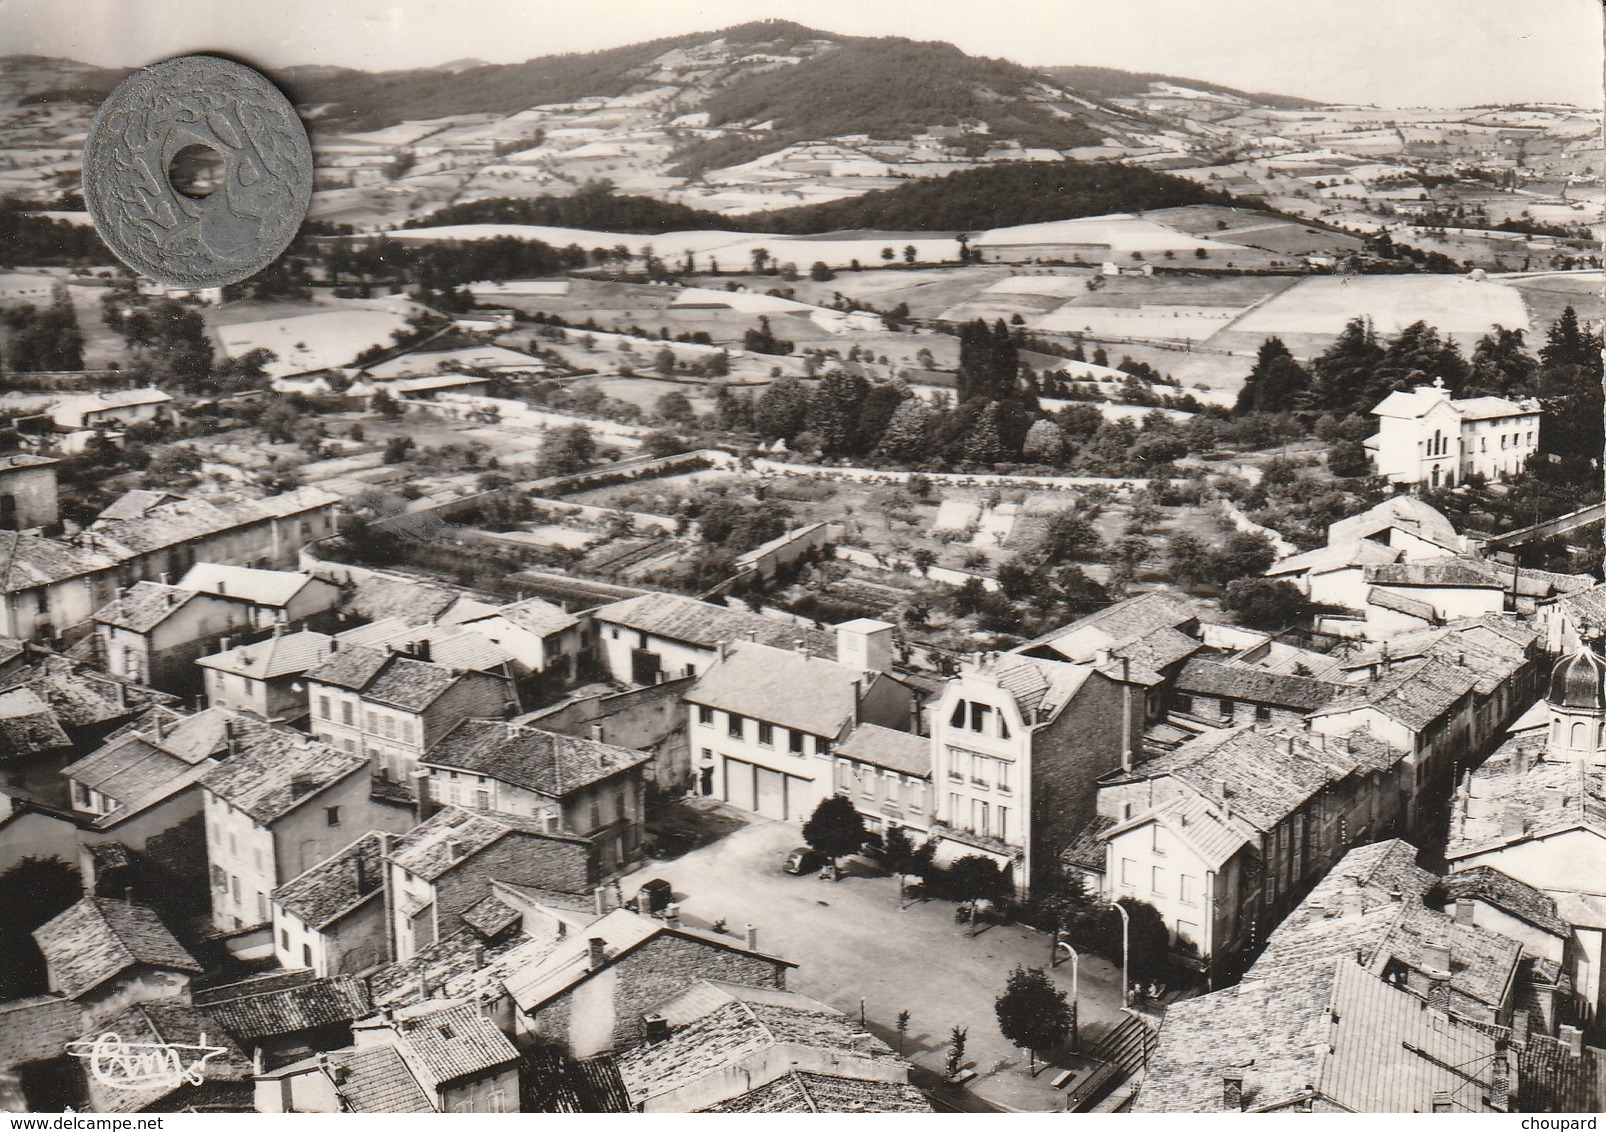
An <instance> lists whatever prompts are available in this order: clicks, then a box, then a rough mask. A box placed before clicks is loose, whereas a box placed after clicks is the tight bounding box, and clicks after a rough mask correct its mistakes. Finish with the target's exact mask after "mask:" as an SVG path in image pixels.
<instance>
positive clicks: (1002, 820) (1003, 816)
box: [994, 806, 1009, 841]
mask: <svg viewBox="0 0 1606 1132" xmlns="http://www.w3.org/2000/svg"><path fill="white" fill-rule="evenodd" d="M994 832H995V833H996V834H997V836H998V839H999V840H1000V841H1002V840H1003V839H1004V838H1006V837H1008V836H1009V811H1008V810H1006V809H1004V807H1003V806H999V807H998V816H997V828H996V829H995V830H994Z"/></svg>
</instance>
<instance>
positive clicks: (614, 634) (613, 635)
mask: <svg viewBox="0 0 1606 1132" xmlns="http://www.w3.org/2000/svg"><path fill="white" fill-rule="evenodd" d="M608 636H609V638H610V639H612V640H615V641H617V640H618V639H619V627H618V626H617V625H615V626H613V627H612V628H610V629H609V630H608Z"/></svg>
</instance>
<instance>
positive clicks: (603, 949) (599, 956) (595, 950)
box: [586, 935, 608, 971]
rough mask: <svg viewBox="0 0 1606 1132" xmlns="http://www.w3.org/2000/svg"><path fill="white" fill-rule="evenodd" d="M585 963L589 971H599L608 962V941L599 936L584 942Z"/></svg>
mask: <svg viewBox="0 0 1606 1132" xmlns="http://www.w3.org/2000/svg"><path fill="white" fill-rule="evenodd" d="M586 961H587V962H588V963H589V964H590V967H591V970H593V971H600V970H601V969H602V965H603V964H604V963H606V962H607V961H608V941H607V940H605V939H603V938H602V937H601V936H600V935H594V936H592V937H591V938H590V939H588V940H586Z"/></svg>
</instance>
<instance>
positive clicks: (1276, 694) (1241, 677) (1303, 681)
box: [1176, 656, 1340, 711]
mask: <svg viewBox="0 0 1606 1132" xmlns="http://www.w3.org/2000/svg"><path fill="white" fill-rule="evenodd" d="M1339 688H1340V686H1339V685H1338V684H1335V683H1332V682H1329V681H1326V680H1316V679H1312V678H1311V677H1309V676H1292V675H1284V674H1281V673H1277V672H1268V671H1266V670H1265V669H1263V668H1257V667H1254V666H1252V665H1248V664H1236V663H1226V662H1222V661H1219V660H1212V659H1206V658H1204V657H1197V656H1196V657H1193V658H1192V659H1190V660H1189V661H1188V662H1187V663H1186V664H1184V665H1183V666H1182V669H1181V671H1179V672H1178V673H1177V678H1176V689H1177V691H1179V692H1183V693H1186V694H1188V695H1196V696H1221V697H1226V698H1228V699H1233V700H1242V701H1244V702H1245V703H1254V704H1269V705H1271V706H1274V707H1282V708H1289V709H1290V710H1294V711H1314V710H1315V709H1316V708H1319V707H1321V706H1322V705H1323V704H1325V703H1327V701H1328V700H1331V699H1332V698H1333V697H1334V696H1335V695H1337V694H1338V691H1339Z"/></svg>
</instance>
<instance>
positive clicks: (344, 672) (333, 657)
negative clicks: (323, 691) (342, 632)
mask: <svg viewBox="0 0 1606 1132" xmlns="http://www.w3.org/2000/svg"><path fill="white" fill-rule="evenodd" d="M391 655H392V654H390V653H388V652H385V651H384V650H383V649H372V648H362V647H360V646H352V647H350V648H340V649H337V650H336V651H334V652H332V653H330V654H329V655H328V656H327V657H325V658H324V660H323V663H321V664H319V665H317V666H315V667H313V668H310V669H308V670H307V679H308V680H316V681H317V682H318V683H320V684H332V685H334V686H335V687H336V688H345V689H347V690H348V691H352V692H360V691H362V690H363V689H364V688H366V687H368V682H369V681H370V680H372V679H373V678H374V677H375V676H376V675H378V673H379V670H380V669H381V668H383V667H384V666H385V662H386V661H387V660H389V659H390V657H391Z"/></svg>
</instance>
